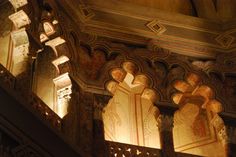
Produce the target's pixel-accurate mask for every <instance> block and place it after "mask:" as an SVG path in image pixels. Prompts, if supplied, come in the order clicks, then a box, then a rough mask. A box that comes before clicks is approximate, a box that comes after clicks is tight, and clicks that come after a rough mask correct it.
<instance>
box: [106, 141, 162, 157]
mask: <svg viewBox="0 0 236 157" xmlns="http://www.w3.org/2000/svg"><path fill="white" fill-rule="evenodd" d="M106 146H107V150H108V153H109V157H161V150H159V149H155V148H148V147H141V146H135V145H130V144H123V143H117V142H111V141H106Z"/></svg>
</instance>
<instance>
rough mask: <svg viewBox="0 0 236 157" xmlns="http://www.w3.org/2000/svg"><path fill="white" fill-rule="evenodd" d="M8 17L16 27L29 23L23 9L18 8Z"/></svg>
mask: <svg viewBox="0 0 236 157" xmlns="http://www.w3.org/2000/svg"><path fill="white" fill-rule="evenodd" d="M9 19H10V20H11V21H12V22H13V23H14V25H15V27H16V28H18V29H19V28H21V27H24V26H26V25H28V24H30V23H31V21H30V19H29V17H28V15H27V14H26V13H25V12H24V11H23V10H20V11H18V12H16V13H14V14H12V15H10V16H9Z"/></svg>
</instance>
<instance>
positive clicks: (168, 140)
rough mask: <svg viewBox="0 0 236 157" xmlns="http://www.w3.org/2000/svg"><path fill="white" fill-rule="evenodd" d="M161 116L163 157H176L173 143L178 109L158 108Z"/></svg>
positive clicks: (159, 121) (159, 124)
mask: <svg viewBox="0 0 236 157" xmlns="http://www.w3.org/2000/svg"><path fill="white" fill-rule="evenodd" d="M158 109H159V110H160V115H159V117H158V119H157V122H158V128H159V133H160V145H161V150H162V156H163V157H175V149H174V142H173V127H174V112H175V111H176V110H177V108H173V107H169V106H158Z"/></svg>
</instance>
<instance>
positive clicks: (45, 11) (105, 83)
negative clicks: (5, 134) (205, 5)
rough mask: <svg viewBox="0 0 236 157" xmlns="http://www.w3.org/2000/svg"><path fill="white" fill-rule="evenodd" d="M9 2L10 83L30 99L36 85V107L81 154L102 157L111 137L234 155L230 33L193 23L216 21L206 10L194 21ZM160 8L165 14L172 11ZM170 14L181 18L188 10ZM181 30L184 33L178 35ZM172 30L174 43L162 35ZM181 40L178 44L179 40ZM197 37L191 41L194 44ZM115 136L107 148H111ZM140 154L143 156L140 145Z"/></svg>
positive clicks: (49, 0) (166, 150) (68, 4)
mask: <svg viewBox="0 0 236 157" xmlns="http://www.w3.org/2000/svg"><path fill="white" fill-rule="evenodd" d="M11 3H12V4H13V6H14V7H15V13H12V15H11V16H10V17H9V20H11V21H12V23H13V24H14V30H13V31H12V32H11V40H10V43H11V44H12V45H11V46H12V50H11V49H7V50H6V51H5V50H4V51H3V52H4V54H6V52H8V53H7V56H11V57H8V60H9V65H8V64H6V63H7V62H6V58H7V57H6V56H5V57H2V58H1V60H0V61H1V64H3V65H5V67H6V68H7V69H8V70H9V71H10V72H12V73H13V74H14V76H15V77H16V78H15V77H14V76H11V75H9V76H10V78H13V80H15V81H16V83H10V84H13V88H12V89H13V90H14V89H18V90H16V91H17V92H19V89H20V90H21V91H22V93H23V94H22V95H24V96H25V97H28V98H27V99H26V100H27V103H28V99H29V100H31V98H32V97H33V98H34V99H36V98H35V96H32V95H33V94H32V91H34V92H35V93H36V94H37V95H38V96H39V97H40V98H41V99H42V100H43V101H44V102H45V103H46V104H47V106H45V104H44V103H43V102H41V101H39V100H38V103H37V105H34V108H35V109H36V110H37V108H38V110H39V111H40V112H41V113H40V115H41V116H43V118H45V117H52V118H51V119H53V120H52V121H53V125H59V126H61V127H59V130H60V133H61V134H62V137H63V138H65V139H66V140H68V141H69V143H70V144H71V145H72V147H73V148H75V149H76V150H79V152H80V153H82V154H83V155H85V156H101V157H104V153H106V151H105V150H106V143H107V142H105V139H107V140H111V141H116V142H123V143H129V144H135V145H139V146H147V147H153V148H160V149H161V151H160V154H161V155H162V156H173V155H176V156H178V153H176V152H175V151H181V152H187V153H191V154H197V155H202V156H217V155H219V156H224V155H225V156H227V155H228V156H229V154H230V153H231V154H232V150H233V149H232V148H234V147H233V146H234V144H235V143H234V141H233V140H232V141H231V140H228V138H224V137H228V136H229V135H230V136H232V135H234V134H233V133H232V132H230V131H229V130H231V131H232V128H233V129H234V126H231V125H232V124H233V123H231V122H232V121H233V122H234V119H235V118H234V115H235V114H236V109H235V106H234V103H235V101H236V100H235V94H236V93H235V82H236V81H235V70H236V64H235V55H234V51H233V48H234V43H233V42H234V38H233V37H232V36H233V35H234V31H232V32H230V33H228V34H227V33H226V34H224V33H223V35H222V32H221V31H220V32H217V33H215V32H214V31H211V32H210V33H209V29H207V30H206V29H205V26H204V28H203V26H197V24H198V22H200V23H201V22H202V23H204V24H206V25H211V26H212V27H213V24H212V23H211V22H209V21H207V22H206V23H205V22H204V20H206V19H208V18H210V17H209V16H207V18H206V19H204V20H203V19H195V20H196V21H198V22H196V21H195V23H194V26H191V28H190V26H182V25H181V26H180V25H179V24H174V23H173V21H172V20H170V21H169V23H166V22H163V21H158V20H156V18H157V17H155V18H153V17H152V16H151V17H149V18H147V17H146V16H147V14H145V17H144V16H143V17H142V18H141V17H140V16H141V15H139V16H134V15H133V13H134V12H135V10H130V14H128V13H124V12H123V13H121V12H122V11H128V10H129V9H127V8H126V7H125V6H124V5H122V6H120V11H121V12H116V11H115V10H112V8H111V9H110V10H109V9H106V7H107V6H106V5H111V4H110V2H107V3H104V4H99V3H98V2H94V1H92V0H91V1H88V2H86V3H84V2H83V1H78V2H76V1H73V0H70V1H69V0H68V1H64V0H62V1H60V2H59V1H54V0H44V1H40V2H39V1H34V0H33V1H30V2H28V3H15V1H11ZM0 4H1V3H0ZM5 4H7V3H4V5H5ZM117 4H124V1H122V2H117ZM145 4H146V3H145ZM227 4H228V3H227ZM113 5H114V4H113ZM113 5H111V7H112V6H113ZM127 5H128V3H127ZM130 5H131V3H129V5H128V6H130ZM139 5H140V4H139ZM194 5H197V2H195V1H194ZM194 5H193V4H189V7H190V6H194ZM0 6H2V5H0ZM99 6H100V7H99ZM32 8H33V9H32ZM76 8H77V9H76ZM136 8H139V9H140V10H143V9H142V7H140V6H139V7H136ZM190 8H191V7H190ZM102 9H104V10H102ZM113 9H114V8H113ZM152 9H153V8H152ZM8 10H11V9H10V8H9V9H7V12H8ZM198 11H199V10H198ZM158 13H160V15H158V16H162V18H163V17H165V16H168V17H169V18H170V16H169V15H170V14H169V13H166V14H164V12H163V13H161V12H158ZM72 15H73V16H72ZM205 15H207V13H206V14H204V16H205ZM1 16H4V17H5V16H7V15H5V14H2V15H1ZM153 16H154V15H153ZM176 17H177V19H176V21H177V22H178V21H179V20H180V19H181V18H179V17H182V18H183V17H187V16H185V15H179V14H178V15H176ZM188 18H190V19H191V20H193V17H188ZM128 19H129V20H128ZM131 19H132V20H131ZM102 20H104V21H102ZM121 21H122V23H120V22H121ZM124 21H127V22H124ZM183 21H184V20H183ZM193 21H194V20H193ZM7 22H9V21H7ZM109 22H110V23H109ZM111 22H112V23H111ZM119 23H120V25H119V27H118V24H119ZM144 23H145V25H144ZM209 23H210V24H209ZM123 24H124V25H125V26H124V25H123ZM167 25H168V26H167ZM232 25H233V24H232ZM232 25H231V24H230V26H229V27H230V28H229V30H230V29H231V26H232ZM108 26H110V27H108ZM218 26H219V25H217V26H216V27H214V30H218ZM144 27H145V28H144ZM119 28H120V29H119ZM131 28H132V29H131ZM4 29H5V28H3V29H1V31H2V30H4ZM8 29H9V28H8ZM128 29H131V30H130V31H128ZM147 29H148V30H147ZM9 30H11V29H9ZM98 30H99V31H98ZM183 30H185V32H187V33H186V34H180V33H181V32H184V31H183ZM186 30H191V31H190V32H188V31H186ZM224 30H226V29H224ZM135 31H136V32H135ZM150 31H151V32H150ZM197 32H198V33H197ZM199 32H200V33H199ZM139 33H140V34H139ZM142 33H143V34H142ZM168 33H169V34H168ZM194 34H198V35H196V36H194ZM181 35H182V36H181ZM180 36H181V37H180ZM199 36H201V37H199ZM135 37H137V38H135ZM195 37H196V38H195ZM224 37H226V38H225V40H224V41H222V40H223V39H224ZM157 38H158V39H157ZM171 38H173V39H175V41H174V43H175V44H173V42H172V40H170V41H168V40H169V39H171ZM208 38H210V39H211V40H209V41H207V39H208ZM215 38H216V39H215ZM222 38H223V39H222ZM23 39H24V40H23ZM152 39H156V40H152ZM159 39H160V40H159ZM167 39H168V40H167ZM182 39H184V40H182ZM7 40H9V39H7ZM213 40H214V42H213ZM183 41H186V43H185V42H183ZM8 42H9V41H8ZM180 42H183V45H181V44H179V45H178V44H176V43H180ZM210 42H212V43H210ZM2 43H3V45H4V47H6V43H5V42H2ZM196 43H198V44H199V45H198V44H196ZM202 43H204V44H206V45H204V44H202ZM0 44H1V43H0ZM194 44H195V45H196V47H197V48H196V47H194V48H192V47H191V46H193V45H194ZM166 45H167V46H166ZM209 45H211V46H209ZM49 47H50V48H49ZM202 47H203V48H202ZM201 48H202V49H201ZM226 48H228V49H227V50H226ZM187 50H189V52H190V53H186V51H187ZM198 50H199V51H198ZM226 52H231V53H227V54H226ZM3 69H4V68H3ZM5 71H6V70H5V69H4V70H2V73H3V74H4V75H3V76H4V78H5V76H8V75H5ZM3 80H4V79H3ZM111 80H112V81H111ZM4 81H5V82H6V79H5V80H4ZM4 81H3V82H4ZM11 91H12V90H11ZM19 93H20V92H19ZM111 96H113V97H112V98H111ZM33 98H32V99H33ZM108 100H110V101H109V102H108ZM29 102H31V101H29ZM39 102H40V103H39ZM29 104H30V103H29ZM52 110H53V111H52ZM104 110H105V112H104V113H103V111H104ZM176 110H177V111H176ZM56 114H57V115H58V116H56ZM220 116H221V117H222V118H220ZM102 117H103V119H102ZM225 117H227V118H225ZM45 119H46V120H47V118H45ZM49 119H50V118H49ZM225 119H226V120H225ZM228 119H230V120H228ZM232 119H233V120H232ZM222 120H223V121H224V122H223V121H222ZM61 123H62V124H61ZM224 123H225V125H224ZM103 125H104V126H103ZM228 126H230V127H228ZM229 128H230V129H229ZM158 132H159V133H158ZM104 133H105V134H104ZM230 133H232V134H230ZM124 135H127V137H126V136H124ZM104 136H105V137H104ZM222 141H223V142H222ZM220 142H222V143H220ZM113 144H114V143H110V145H109V144H108V149H109V153H110V155H113V156H114V155H115V154H117V152H112V151H114V150H115V149H114V148H115V147H114V146H113ZM96 145H99V149H98V148H96ZM117 145H118V144H117ZM121 145H122V144H121ZM113 147H114V148H113ZM137 147H138V146H137ZM129 148H130V149H131V146H129ZM216 148H217V149H216ZM127 149H128V147H127ZM132 149H133V150H136V151H137V150H138V148H136V147H135V148H134V147H132ZM143 149H144V148H143ZM215 149H216V151H215ZM223 149H225V150H226V151H223ZM140 150H141V149H140ZM97 151H98V152H99V153H97V154H96V152H97ZM116 151H119V149H118V147H117V149H116ZM150 151H152V149H150ZM125 152H126V153H127V150H126V151H125V148H124V150H123V152H122V153H123V155H124V153H125ZM129 152H130V151H129ZM158 152H159V151H158ZM213 152H214V153H213ZM122 153H121V154H120V155H122ZM141 153H145V155H146V156H147V155H148V154H147V153H148V152H147V151H145V150H143V152H141ZM225 153H226V154H225ZM227 153H228V154H227ZM160 154H155V156H157V155H158V156H159V155H160ZM179 154H180V153H179ZM136 155H139V154H137V153H136Z"/></svg>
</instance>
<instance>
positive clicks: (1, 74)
mask: <svg viewBox="0 0 236 157" xmlns="http://www.w3.org/2000/svg"><path fill="white" fill-rule="evenodd" d="M0 87H2V88H3V89H4V90H6V91H7V92H8V94H10V95H11V96H13V97H14V98H15V99H17V100H18V101H19V102H20V103H21V104H22V105H24V106H25V107H26V108H27V109H29V110H30V111H31V112H34V113H36V114H38V115H39V116H40V117H41V118H42V119H46V121H47V123H48V122H49V123H50V124H51V125H52V126H53V127H55V128H56V129H59V130H60V129H61V121H62V120H61V118H60V117H59V116H58V115H57V114H56V113H55V112H54V111H52V110H51V109H50V108H49V107H48V106H47V105H46V104H45V103H44V102H43V101H42V100H41V99H40V98H39V97H38V96H37V95H35V94H34V93H33V92H26V91H24V90H23V89H22V88H21V86H20V85H19V83H18V82H17V79H16V77H14V76H13V75H12V74H11V73H10V72H9V71H8V70H7V69H6V68H5V67H4V66H3V65H1V64H0ZM16 87H17V88H16Z"/></svg>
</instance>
